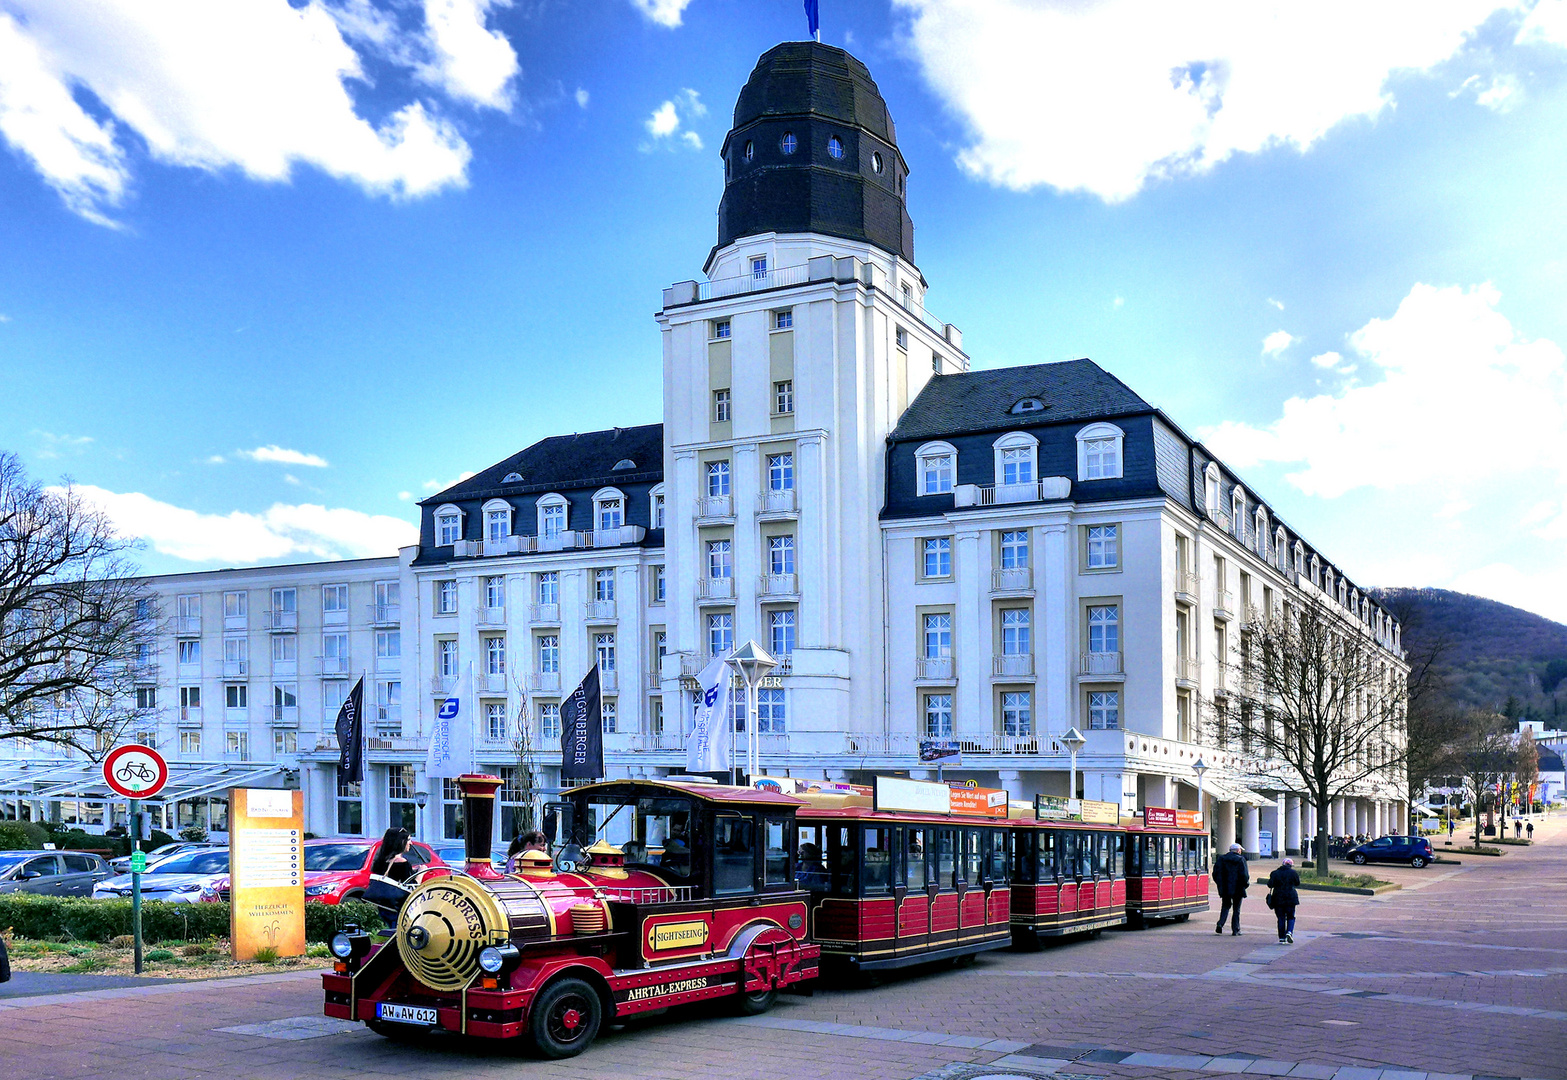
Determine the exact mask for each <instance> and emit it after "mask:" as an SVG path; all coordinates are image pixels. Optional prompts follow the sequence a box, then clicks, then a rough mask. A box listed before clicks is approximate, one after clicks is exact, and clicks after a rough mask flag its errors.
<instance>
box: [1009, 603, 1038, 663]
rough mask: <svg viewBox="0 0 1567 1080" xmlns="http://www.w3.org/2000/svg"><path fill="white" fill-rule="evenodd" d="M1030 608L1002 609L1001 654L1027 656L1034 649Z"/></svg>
mask: <svg viewBox="0 0 1567 1080" xmlns="http://www.w3.org/2000/svg"><path fill="white" fill-rule="evenodd" d="M1030 615H1031V613H1030V611H1029V610H1028V608H1002V609H1001V654H1002V655H1003V656H1027V655H1028V654H1029V653H1030V652H1031V651H1032V649H1033V645H1032V643H1031V641H1030V639H1029V628H1030V623H1031V618H1030Z"/></svg>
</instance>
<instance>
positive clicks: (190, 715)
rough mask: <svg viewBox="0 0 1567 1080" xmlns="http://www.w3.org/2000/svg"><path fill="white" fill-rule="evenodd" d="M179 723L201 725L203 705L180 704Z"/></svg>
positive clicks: (193, 725)
mask: <svg viewBox="0 0 1567 1080" xmlns="http://www.w3.org/2000/svg"><path fill="white" fill-rule="evenodd" d="M179 723H180V727H200V726H201V706H200V705H181V706H180V718H179Z"/></svg>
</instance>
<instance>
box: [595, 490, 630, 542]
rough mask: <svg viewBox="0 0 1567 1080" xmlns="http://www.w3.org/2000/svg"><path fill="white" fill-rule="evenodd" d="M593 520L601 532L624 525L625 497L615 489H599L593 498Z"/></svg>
mask: <svg viewBox="0 0 1567 1080" xmlns="http://www.w3.org/2000/svg"><path fill="white" fill-rule="evenodd" d="M593 519H594V520H595V521H596V522H598V528H599V530H600V531H601V532H602V531H607V530H611V529H618V528H620V527H621V526H622V525H624V524H625V523H626V497H625V496H624V495H622V494H621V493H620V492H619V491H618V490H616V489H615V488H601V489H599V491H598V492H597V493H596V494H595V495H594V496H593Z"/></svg>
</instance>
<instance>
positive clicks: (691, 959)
mask: <svg viewBox="0 0 1567 1080" xmlns="http://www.w3.org/2000/svg"><path fill="white" fill-rule="evenodd" d="M458 784H459V786H460V787H461V789H462V791H463V798H464V802H465V810H464V820H465V821H466V822H467V825H468V835H467V837H466V840H465V847H466V850H467V860H468V861H467V866H466V869H465V872H462V873H453V874H451V875H450V876H446V877H440V878H435V877H430V878H426V879H424V880H416V881H415V883H414V885H413V887H412V889H411V891H410V893H409V896H408V898H407V900H406V901H404V902H403V904H402V907H401V910H400V912H399V914H398V916H397V921H396V926H395V928H393V930H392V932H391V934H390V936H389V937H372V936H371V935H369V934H366V933H363V932H355V933H350V934H340V935H338V936H337V938H335V939H334V940H333V943H332V951H333V952H334V954H336V955H337V956H338V958H339V963H338V964H337V965H336V970H335V971H333V972H331V973H328V974H325V975H324V976H323V978H322V982H323V985H324V989H325V992H326V1006H325V1011H326V1014H327V1015H328V1016H335V1017H339V1018H341V1019H348V1020H363V1021H365V1023H366V1024H368V1025H369V1026H370V1027H371V1028H372V1029H373V1030H376V1031H378V1032H381V1033H383V1034H387V1035H392V1036H398V1035H402V1036H407V1035H413V1034H418V1033H422V1032H429V1031H434V1030H445V1031H452V1032H461V1033H464V1034H467V1035H472V1036H480V1037H487V1038H498V1039H510V1038H518V1037H522V1038H526V1039H527V1040H528V1041H529V1042H530V1043H531V1044H532V1045H533V1047H535V1048H536V1049H537V1051H538V1052H539V1053H541V1054H543V1055H545V1056H547V1057H569V1056H571V1055H574V1054H578V1053H581V1052H582V1051H583V1050H584V1049H586V1048H587V1046H588V1045H589V1044H590V1043H591V1042H592V1041H593V1038H594V1036H595V1035H597V1033H598V1031H599V1028H600V1027H601V1025H602V1024H604V1023H605V1022H606V1021H607V1020H609V1019H610V1018H615V1017H624V1016H627V1015H630V1014H634V1013H638V1012H645V1011H649V1010H653V1009H661V1008H665V1007H667V1006H671V1005H680V1004H686V1003H689V1002H695V1001H702V1000H706V999H710V998H720V997H733V998H734V999H735V1003H736V1006H737V1007H738V1008H739V1009H740V1010H741V1011H743V1012H747V1013H756V1012H761V1011H764V1010H765V1009H767V1008H769V1007H770V1006H771V1005H772V1003H773V1001H774V999H775V998H776V996H777V993H778V991H779V990H780V989H782V988H785V987H788V986H792V985H794V984H797V983H800V982H802V981H803V980H806V979H810V978H813V977H815V975H816V965H817V958H818V950H817V948H816V947H815V946H814V945H812V944H811V943H810V942H809V940H808V938H807V929H806V919H807V902H808V900H809V894H808V893H806V892H804V891H802V890H801V889H799V888H798V887H797V886H796V884H795V882H794V866H793V852H792V844H793V839H794V830H795V811H796V809H797V808H798V806H799V803H798V801H797V800H795V799H792V798H789V797H788V796H784V795H779V794H774V793H770V792H762V791H754V790H750V789H745V788H725V787H718V786H716V785H701V784H677V783H661V782H649V781H627V782H615V783H604V784H593V785H589V786H586V787H582V788H578V789H576V790H575V791H573V792H571V793H570V795H569V797H568V801H567V803H566V804H564V805H565V807H566V808H567V813H566V814H565V815H564V817H565V822H564V825H565V835H564V837H563V839H564V840H565V841H566V843H565V844H564V846H563V847H562V850H561V854H560V857H559V858H558V860H557V865H558V868H557V867H556V866H551V864H550V863H549V861H548V859H547V857H544V856H540V857H539V858H538V859H537V860H536V861H535V862H534V863H532V864H530V865H529V866H528V867H526V868H525V869H524V870H523V872H521V873H519V874H515V875H508V876H503V875H500V874H497V873H496V872H495V871H494V870H493V869H492V868H491V865H490V858H489V853H490V833H491V829H490V822H491V821H492V820H493V818H492V810H493V806H492V805H491V804H492V802H493V799H494V792H495V788H496V787H498V786H499V784H500V781H499V780H497V779H496V778H494V777H489V776H465V777H462V778H461V779H460V780H459V781H458ZM611 836H614V837H619V838H622V839H623V840H624V847H621V846H617V845H616V844H613V843H610V842H609V841H608V840H607V839H606V837H611Z"/></svg>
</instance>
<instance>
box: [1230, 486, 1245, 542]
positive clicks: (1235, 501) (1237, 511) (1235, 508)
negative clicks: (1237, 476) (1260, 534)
mask: <svg viewBox="0 0 1567 1080" xmlns="http://www.w3.org/2000/svg"><path fill="white" fill-rule="evenodd" d="M1230 531H1231V532H1233V533H1234V534H1235V536H1236V537H1237V538H1239V537H1241V536H1244V535H1245V533H1246V493H1245V492H1244V491H1242V490H1241V488H1240V485H1239V484H1237V485H1236V486H1235V487H1234V488H1233V489H1232V490H1231V491H1230Z"/></svg>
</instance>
